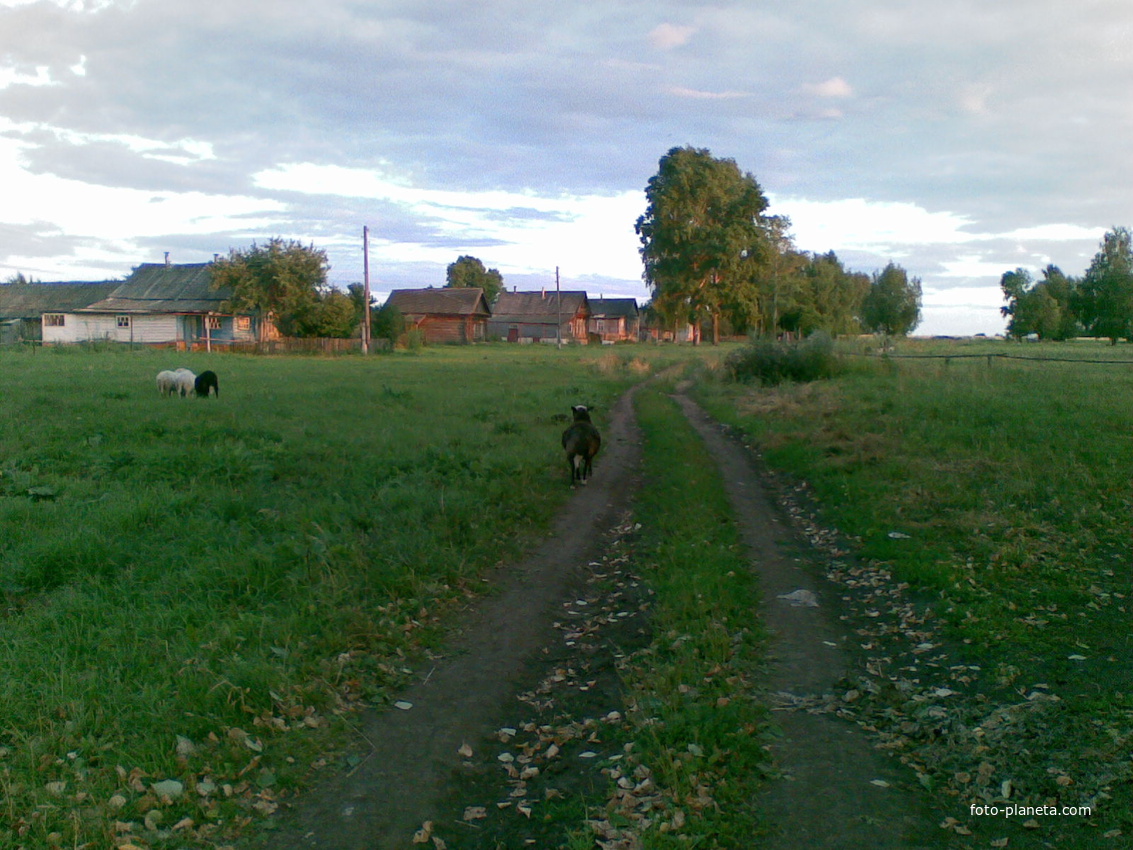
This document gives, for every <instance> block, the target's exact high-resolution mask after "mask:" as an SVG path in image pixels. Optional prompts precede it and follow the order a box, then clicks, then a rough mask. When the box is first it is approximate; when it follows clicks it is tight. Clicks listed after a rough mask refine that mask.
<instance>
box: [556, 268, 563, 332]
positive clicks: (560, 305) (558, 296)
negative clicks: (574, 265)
mask: <svg viewBox="0 0 1133 850" xmlns="http://www.w3.org/2000/svg"><path fill="white" fill-rule="evenodd" d="M555 301H556V302H557V305H558V319H559V320H558V321H557V322H556V323H555V336H556V338H557V339H558V343H557V347H558V348H562V347H563V296H562V293H561V292H559V267H558V266H555Z"/></svg>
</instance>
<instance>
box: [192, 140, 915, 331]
mask: <svg viewBox="0 0 1133 850" xmlns="http://www.w3.org/2000/svg"><path fill="white" fill-rule="evenodd" d="M646 199H647V201H648V204H647V207H646V210H645V213H644V214H643V215H642V216H641V217H640V218H638V219H637V222H636V232H637V235H638V237H639V238H640V242H641V248H640V253H641V259H642V263H643V268H644V271H643V278H644V280H645V283H646V286H647V287H648V288H649V290H650V293H651V296H652V298H651V301H650V303H649V304H648V305H647V306H646V314H647V316H650V317H651V318H652V319H653V320H654V321H657V322H659V323H662V324H669V325H673V326H677V325H680V324H691V325H693V326H695V327H696V328H697V329H698V333H697V335H696V338H697V339H699V338H700V328H701V327H702V326H703V325H706V324H707V325H710V327H711V338H712V340H713V341H714V342H717V341H719V339H720V336H721V335H722V334H725V333H728V334H749V335H757V336H764V337H769V336H778V335H781V334H784V333H786V334H792V335H795V334H797V335H799V336H806V335H809V334H811V333H812V332H814V331H818V330H824V331H827V332H829V333H830V334H833V335H838V334H852V333H859V332H862V331H869V332H881V333H885V334H888V335H904V334H907V333H909V332H910V331H912V330H913V329H914V328H915V327H916V326H917V325H918V324H919V323H920V318H921V282H920V280H919V279H917V278H913V277H910V276H909V275H908V273H907V272H906V271H905V270H904V269H903V268H901V267H900V266H899V265H897V264H895V263H889V264H888V265H887V266H886V267H885V268H884V269H882V270H881V271H877V272H874V273H873V274H872V275H870V274H864V273H862V272H856V271H851V270H849V269H847V268H846V267H845V266H844V265H843V263H842V261H841V260H840V259H839V258H838V256H837V255H836V254H835V253H834V252H833V251H830V252H827V253H824V254H815V253H808V252H805V251H800V250H798V249H797V248H796V247H795V245H794V243H793V241H792V239H791V236H790V233H789V230H790V220H789V219H788V218H786V217H785V216H778V215H771V214H769V213H768V211H767V207H768V202H767V198H766V197H765V196H764V194H763V190H762V189H761V188H760V186H759V183H758V182H757V181H756V179H755V178H754V177H753V176H752V175H751V174H748V173H745V172H742V171H741V170H740V168H739V166H737V165H736V163H735V161H734V160H731V159H718V158H716V157H714V156H712V154H711V153H710V152H709V151H708V150H704V149H697V148H693V147H683V148H673V149H672V150H670V151H669V152H668V153H667V154H665V156H664V157H662V158H661V160H660V164H659V169H658V172H657V174H656V175H655V176H654V177H652V178H651V179H650V180H649V183H648V185H647V186H646ZM328 268H329V264H328V262H327V257H326V253H325V252H324V251H321V250H319V249H316V248H315V247H314V246H304V245H302V244H300V243H297V242H290V241H285V240H283V239H272V240H270V241H269V242H268V243H267V244H266V245H262V246H260V245H255V244H253V246H252V248H251V249H249V250H240V251H237V250H233V251H231V252H229V255H228V256H227V257H225V258H222V259H219V260H218V261H217V262H216V263H215V264H214V269H213V285H214V286H215V287H217V288H220V287H230V288H231V289H232V291H233V295H232V297H231V299H230V300H229V301H228V302H227V309H229V310H231V311H233V312H237V311H239V312H252V313H255V314H257V315H260V316H267V315H271V316H272V317H273V318H274V320H275V323H276V326H277V327H278V328H279V329H280V331H281V332H282V333H283V334H285V335H287V336H330V337H348V336H353V335H354V334H355V333H356V332H357V328H358V326H359V324H360V322H361V320H362V317H363V316H364V311H365V309H366V305H364V304H363V300H364V296H363V294H362V287H361V285H360V284H352V285H351V286H350V287H348V290H347V292H342V291H340V290H337V289H335V288H334V287H331V286H329V285H328V284H327V270H328ZM503 285H504V283H503V277H502V275H501V274H500V273H499V271H498V270H497V269H488V268H486V267H485V266H484V264H483V263H482V262H481V261H480V260H479V259H477V258H475V257H470V256H461V257H459V258H458V259H457V260H456V262H454V263H452V264H450V265H449V267H448V270H447V280H446V286H449V287H466V286H475V287H479V288H481V289H483V290H484V293H485V295H486V296H487V298H488V300H489V302H491V301H492V300H494V297H495V295H496V294H498V293H499V292H500V291H501V290H502V289H503ZM371 308H372V305H371ZM387 312H388V311H387ZM373 318H374V321H375V323H376V324H377V328H378V329H375V331H374V333H375V336H380V335H385V334H387V333H389V334H391V335H392V334H395V333H396V332H398V331H399V326H398V324H397V319H398V317H396V316H393V315H384V314H382V312H381V311H378V312H376V313H375V314H374V317H373ZM387 326H389V327H387Z"/></svg>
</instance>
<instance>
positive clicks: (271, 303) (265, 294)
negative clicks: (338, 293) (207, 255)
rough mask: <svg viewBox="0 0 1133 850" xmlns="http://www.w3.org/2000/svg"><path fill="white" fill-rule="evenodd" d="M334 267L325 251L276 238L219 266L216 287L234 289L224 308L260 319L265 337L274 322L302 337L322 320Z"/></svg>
mask: <svg viewBox="0 0 1133 850" xmlns="http://www.w3.org/2000/svg"><path fill="white" fill-rule="evenodd" d="M328 267H329V266H328V262H327V257H326V252H325V251H322V250H319V249H316V248H315V247H314V246H313V245H311V246H304V245H301V244H300V243H298V242H293V241H285V240H283V239H280V238H278V237H274V238H272V239H270V240H269V241H268V243H267V244H266V245H263V246H260V245H256V244H255V243H253V244H252V247H251V248H249V249H247V250H244V251H238V250H236V249H233V250H232V251H230V252H229V254H228V256H227V257H225V258H222V259H220V260H217V261H216V262H215V263H214V264H213V267H212V286H213V288H214V289H221V288H224V287H230V288H231V289H232V290H233V295H232V297H231V298H230V299H229V300H228V301H227V302H225V304H224V305H223V306H224V309H225V311H228V312H242V313H253V314H255V315H257V316H259V317H260V320H261V321H260V328H261V333H262V332H263V331H264V330H265V327H266V326H265V322H264V319H267V318H269V317H270V318H272V319H273V320H274V321H275V324H276V326H277V327H278V328H279V330H280V332H281V333H283V335H284V336H301V335H304V333H306V332H308V331H309V330H310V328H311V327H312V326H318V325H319V323H320V321H321V320H320V319H319V318H317V314H318V312H319V311H320V306H319V305H320V294H321V293H322V292H325V291H326V277H327V269H328ZM308 335H309V334H308Z"/></svg>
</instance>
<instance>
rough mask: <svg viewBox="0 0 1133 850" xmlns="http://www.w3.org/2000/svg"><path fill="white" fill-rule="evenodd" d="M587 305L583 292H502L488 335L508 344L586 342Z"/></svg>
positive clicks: (490, 320)
mask: <svg viewBox="0 0 1133 850" xmlns="http://www.w3.org/2000/svg"><path fill="white" fill-rule="evenodd" d="M589 320H590V303H589V300H588V299H587V297H586V293H585V292H548V291H547V290H543V291H542V292H501V293H500V294H499V297H498V298H497V299H496V303H495V304H493V305H492V317H491V318H490V319H489V320H488V334H489V336H491V337H493V338H499V339H505V340H507V341H508V342H557V341H558V340H560V339H561V340H562V341H563V342H581V343H585V342H587V339H588V338H587V323H588V322H589Z"/></svg>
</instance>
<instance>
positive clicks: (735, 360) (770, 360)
mask: <svg viewBox="0 0 1133 850" xmlns="http://www.w3.org/2000/svg"><path fill="white" fill-rule="evenodd" d="M724 366H725V369H726V370H727V372H728V375H729V376H730V377H731V379H732V380H734V381H740V382H749V381H758V382H759V383H760V384H762V385H763V386H776V385H778V384H781V383H784V382H786V381H794V382H797V383H805V382H807V381H817V380H820V379H822V378H829V377H832V376H833V375H834V374H835V373H836V372H837V368H838V358H837V356H836V355H835V352H834V339H833V338H832V337H831V336H830V334H828V333H826V332H825V331H818V332H816V333H814V334H811V335H810V336H809V337H807V338H806V339H805V340H803V341H802V342H799V343H785V342H774V341H772V340H755V341H754V342H752V343H751V344H750V345H748V346H746V347H745V348H742V349H740V350H738V351H734V352H732V353H731V354H729V355H728V357H727V358H726V359H725V361H724Z"/></svg>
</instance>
